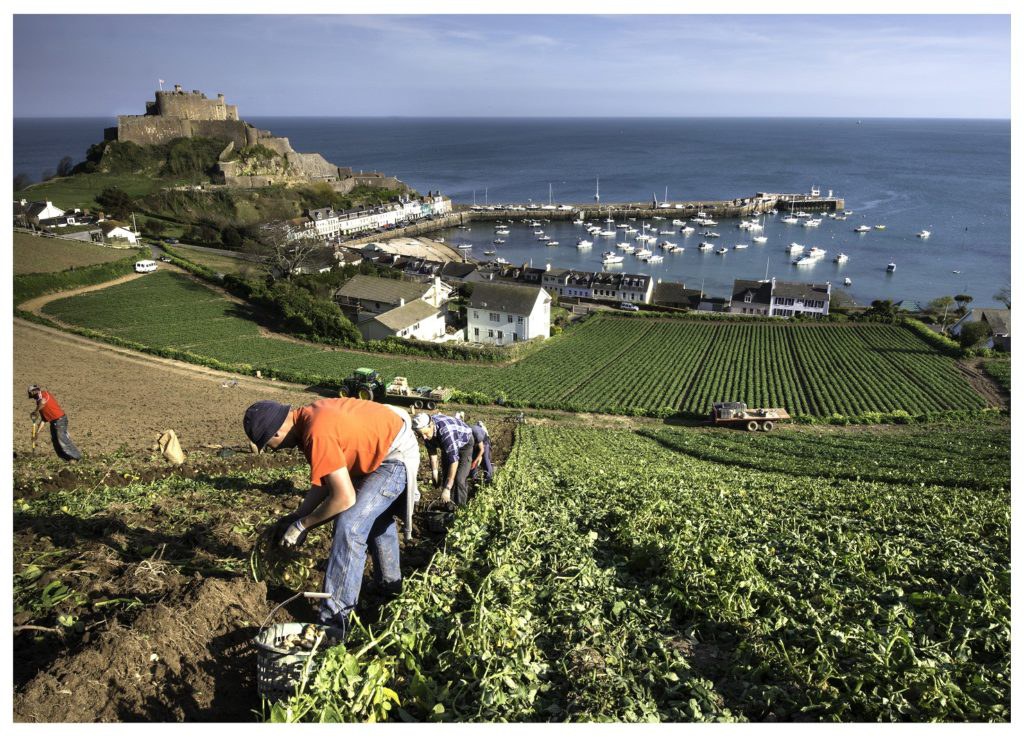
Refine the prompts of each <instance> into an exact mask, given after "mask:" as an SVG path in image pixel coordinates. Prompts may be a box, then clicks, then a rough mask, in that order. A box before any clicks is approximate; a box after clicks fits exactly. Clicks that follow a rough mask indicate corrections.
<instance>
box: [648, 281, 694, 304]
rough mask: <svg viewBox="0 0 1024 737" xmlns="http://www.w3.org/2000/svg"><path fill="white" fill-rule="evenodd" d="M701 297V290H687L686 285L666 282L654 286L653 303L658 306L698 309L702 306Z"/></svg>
mask: <svg viewBox="0 0 1024 737" xmlns="http://www.w3.org/2000/svg"><path fill="white" fill-rule="evenodd" d="M700 296H701V294H700V290H699V289H687V288H686V285H685V284H680V283H679V282H673V281H664V282H661V283H660V284H655V285H654V292H653V294H652V295H651V301H652V302H654V304H656V305H670V306H671V305H689V306H691V307H697V305H698V304H700Z"/></svg>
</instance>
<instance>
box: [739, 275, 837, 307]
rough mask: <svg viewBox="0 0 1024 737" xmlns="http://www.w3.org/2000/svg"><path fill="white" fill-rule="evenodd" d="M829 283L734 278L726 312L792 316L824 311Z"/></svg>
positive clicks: (827, 305)
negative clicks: (729, 302) (730, 300)
mask: <svg viewBox="0 0 1024 737" xmlns="http://www.w3.org/2000/svg"><path fill="white" fill-rule="evenodd" d="M831 294H832V285H831V284H830V283H829V282H825V283H824V284H800V283H796V282H783V281H776V280H775V278H774V277H773V278H772V279H770V280H768V281H753V280H750V279H736V280H735V281H734V282H733V289H732V304H731V305H730V307H729V312H731V313H733V314H740V315H765V316H768V317H795V316H797V315H827V314H828V307H829V298H830V297H831Z"/></svg>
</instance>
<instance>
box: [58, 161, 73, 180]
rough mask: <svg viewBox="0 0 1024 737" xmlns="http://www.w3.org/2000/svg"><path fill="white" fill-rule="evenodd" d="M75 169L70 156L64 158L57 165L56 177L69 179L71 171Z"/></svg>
mask: <svg viewBox="0 0 1024 737" xmlns="http://www.w3.org/2000/svg"><path fill="white" fill-rule="evenodd" d="M74 168H75V162H74V161H73V160H72V159H71V157H70V156H65V157H64V158H62V159H61V160H60V161H59V162H58V163H57V176H58V177H69V176H71V171H72V169H74Z"/></svg>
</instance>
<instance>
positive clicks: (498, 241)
mask: <svg viewBox="0 0 1024 737" xmlns="http://www.w3.org/2000/svg"><path fill="white" fill-rule="evenodd" d="M504 242H505V239H504V238H495V239H494V245H496V246H500V245H501V244H502V243H504Z"/></svg>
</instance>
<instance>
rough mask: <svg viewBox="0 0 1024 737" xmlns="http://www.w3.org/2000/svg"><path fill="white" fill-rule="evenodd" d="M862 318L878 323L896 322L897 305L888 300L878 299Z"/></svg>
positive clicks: (865, 311)
mask: <svg viewBox="0 0 1024 737" xmlns="http://www.w3.org/2000/svg"><path fill="white" fill-rule="evenodd" d="M862 317H864V319H866V320H875V321H878V322H896V319H897V314H896V305H894V304H893V303H892V301H891V300H888V299H876V300H875V301H873V302H872V303H871V307H869V308H868V309H866V310H864V313H863V315H862Z"/></svg>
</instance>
